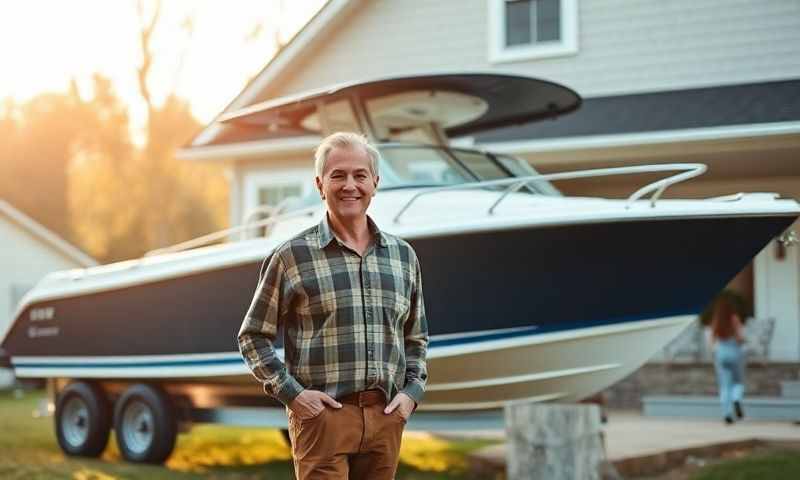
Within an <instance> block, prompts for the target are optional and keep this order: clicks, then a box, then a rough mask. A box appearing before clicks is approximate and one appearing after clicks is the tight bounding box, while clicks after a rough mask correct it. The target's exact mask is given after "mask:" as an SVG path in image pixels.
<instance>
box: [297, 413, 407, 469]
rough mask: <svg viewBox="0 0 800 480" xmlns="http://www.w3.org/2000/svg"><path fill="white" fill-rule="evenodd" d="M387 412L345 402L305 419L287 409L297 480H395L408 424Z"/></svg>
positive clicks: (396, 415)
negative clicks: (401, 445) (402, 439)
mask: <svg viewBox="0 0 800 480" xmlns="http://www.w3.org/2000/svg"><path fill="white" fill-rule="evenodd" d="M384 408H386V404H385V403H383V402H379V403H376V404H373V405H370V406H366V407H359V406H356V405H350V404H343V405H342V408H339V409H336V408H331V407H325V409H324V410H323V411H322V412H321V413H320V414H319V415H317V416H316V417H314V418H310V419H306V420H301V419H300V418H298V417H297V415H295V414H294V413H293V412H292V411H291V410H289V409H287V414H288V416H289V437H290V439H291V441H292V456H293V457H294V471H295V475H296V477H297V480H312V479H314V480H316V479H326V480H328V479H370V480H372V479H376V480H380V479H386V480H390V479H393V478H394V473H395V471H396V470H397V462H398V459H399V455H400V440H401V438H402V436H403V429H404V428H405V424H406V421H405V419H404V418H403V416H402V415H401V414H400V413H399V412H398V411H397V410H395V411H393V412H392V413H390V414H388V415H387V414H385V413H383V409H384Z"/></svg>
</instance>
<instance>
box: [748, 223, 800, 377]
mask: <svg viewBox="0 0 800 480" xmlns="http://www.w3.org/2000/svg"><path fill="white" fill-rule="evenodd" d="M793 229H794V231H795V232H796V233H797V234H798V235H800V225H798V223H795V225H794V226H793ZM775 250H776V242H775V241H772V242H770V243H769V245H767V246H766V248H764V250H762V251H761V253H759V254H758V256H757V257H756V261H755V290H756V292H755V293H756V298H755V315H756V317H758V318H766V317H773V318H775V331H774V332H773V334H772V342H771V343H770V359H771V360H775V361H783V362H796V361H798V360H800V287H798V286H800V246H797V245H794V246H791V247H788V248H787V249H786V256H785V257H784V258H783V259H781V260H779V259H777V258H776V255H775Z"/></svg>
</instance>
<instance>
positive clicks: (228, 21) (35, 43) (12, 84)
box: [0, 0, 324, 128]
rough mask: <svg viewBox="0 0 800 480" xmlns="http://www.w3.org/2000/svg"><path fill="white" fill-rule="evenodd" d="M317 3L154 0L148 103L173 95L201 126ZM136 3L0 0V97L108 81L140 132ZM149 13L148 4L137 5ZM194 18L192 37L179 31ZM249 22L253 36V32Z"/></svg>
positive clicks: (294, 0)
mask: <svg viewBox="0 0 800 480" xmlns="http://www.w3.org/2000/svg"><path fill="white" fill-rule="evenodd" d="M323 3H324V0H162V10H161V17H160V20H159V24H158V26H157V27H156V31H155V34H154V39H153V46H154V51H155V62H154V65H153V67H152V74H151V81H150V82H149V86H150V89H151V91H152V92H153V96H154V99H155V101H156V103H157V104H160V103H161V101H162V100H163V98H165V96H166V95H167V94H168V93H169V92H170V91H175V92H176V93H177V94H178V95H179V96H181V97H183V98H185V99H187V100H189V102H190V103H191V106H192V111H193V113H194V114H195V116H196V117H197V118H198V119H199V120H200V121H201V122H203V123H208V122H209V121H211V119H213V117H214V116H215V115H216V114H217V113H219V112H220V111H222V109H223V108H225V106H226V105H227V104H228V103H229V102H230V101H231V100H232V99H233V98H234V97H235V96H236V95H237V94H238V93H239V92H240V91H241V89H242V88H243V87H244V85H245V84H246V83H247V81H248V80H249V79H250V78H252V77H253V76H254V75H255V74H256V73H258V71H260V70H261V68H263V66H264V65H266V63H267V62H268V61H269V59H270V58H271V57H272V55H273V54H274V53H275V50H276V49H275V41H274V39H275V29H276V28H278V29H279V30H278V32H279V35H280V38H281V39H282V40H283V41H284V42H285V41H287V40H288V39H289V38H291V36H292V35H293V34H294V33H295V32H296V31H297V30H298V29H299V28H300V27H302V26H303V25H304V24H305V23H306V21H307V20H308V19H309V18H310V17H311V16H312V15H313V14H314V13H315V12H316V11H317V10H318V9H319V8H320V6H321V5H322V4H323ZM136 5H137V2H136V1H135V0H69V1H63V0H17V1H11V0H0V62H2V63H0V99H3V98H6V97H12V98H14V99H15V100H16V101H19V102H23V101H25V100H27V99H29V98H31V97H33V96H35V95H37V94H39V93H42V92H45V91H65V90H66V89H67V87H68V85H69V81H70V78H75V79H76V80H77V82H78V85H79V88H80V91H81V94H82V95H83V96H90V95H91V91H90V85H91V76H92V74H93V73H94V72H99V73H102V74H103V75H105V76H107V77H110V78H111V79H112V81H113V82H114V85H115V87H116V90H117V93H118V94H119V96H120V97H122V98H123V100H124V101H125V102H126V103H127V104H128V105H129V108H130V110H129V112H130V114H131V117H132V123H133V124H134V127H137V128H141V122H142V121H143V118H144V112H145V107H144V103H143V101H142V100H141V97H140V96H139V92H138V87H137V77H136V67H137V66H138V65H139V63H140V62H141V58H142V56H141V47H140V45H139V43H138V42H139V34H138V32H139V21H140V20H139V17H138V15H137V7H136ZM144 5H145V12H152V11H153V5H154V3H153V0H148V1H145V4H144ZM187 17H191V18H192V19H193V21H192V22H191V24H192V25H193V34H192V35H191V38H190V37H189V35H188V34H187V30H186V28H185V27H184V26H185V25H186V23H187V22H186V19H187ZM258 25H261V26H262V27H261V29H260V33H257V34H254V32H256V29H257V27H258Z"/></svg>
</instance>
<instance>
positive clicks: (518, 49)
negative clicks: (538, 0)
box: [488, 0, 578, 63]
mask: <svg viewBox="0 0 800 480" xmlns="http://www.w3.org/2000/svg"><path fill="white" fill-rule="evenodd" d="M505 3H506V1H505V0H488V5H489V62H491V63H503V62H517V61H520V60H536V59H540V58H553V57H565V56H569V55H575V54H577V53H578V0H561V4H560V5H561V12H560V18H561V40H560V41H558V42H548V43H543V44H538V45H537V44H535V43H534V44H530V45H524V46H519V45H517V46H513V47H507V46H506V45H505V38H506V22H505Z"/></svg>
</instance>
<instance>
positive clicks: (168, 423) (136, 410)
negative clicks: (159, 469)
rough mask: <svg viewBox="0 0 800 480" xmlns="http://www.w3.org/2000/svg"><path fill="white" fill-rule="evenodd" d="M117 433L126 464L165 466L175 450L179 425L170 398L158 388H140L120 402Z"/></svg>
mask: <svg viewBox="0 0 800 480" xmlns="http://www.w3.org/2000/svg"><path fill="white" fill-rule="evenodd" d="M114 430H115V431H116V434H117V446H118V447H119V451H120V453H121V454H122V456H123V457H124V458H125V459H126V460H128V461H131V462H137V463H162V462H163V461H164V460H166V459H167V457H169V455H170V453H172V449H173V448H174V447H175V438H176V437H177V432H178V425H177V420H176V418H175V412H174V408H173V406H172V403H171V402H170V400H169V397H168V396H167V394H166V393H164V391H163V390H161V389H159V388H157V387H154V386H151V385H145V384H137V385H134V386H132V387H130V388H128V389H127V390H126V391H125V392H124V393H123V394H122V396H121V397H120V398H119V400H117V403H116V405H115V407H114Z"/></svg>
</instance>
